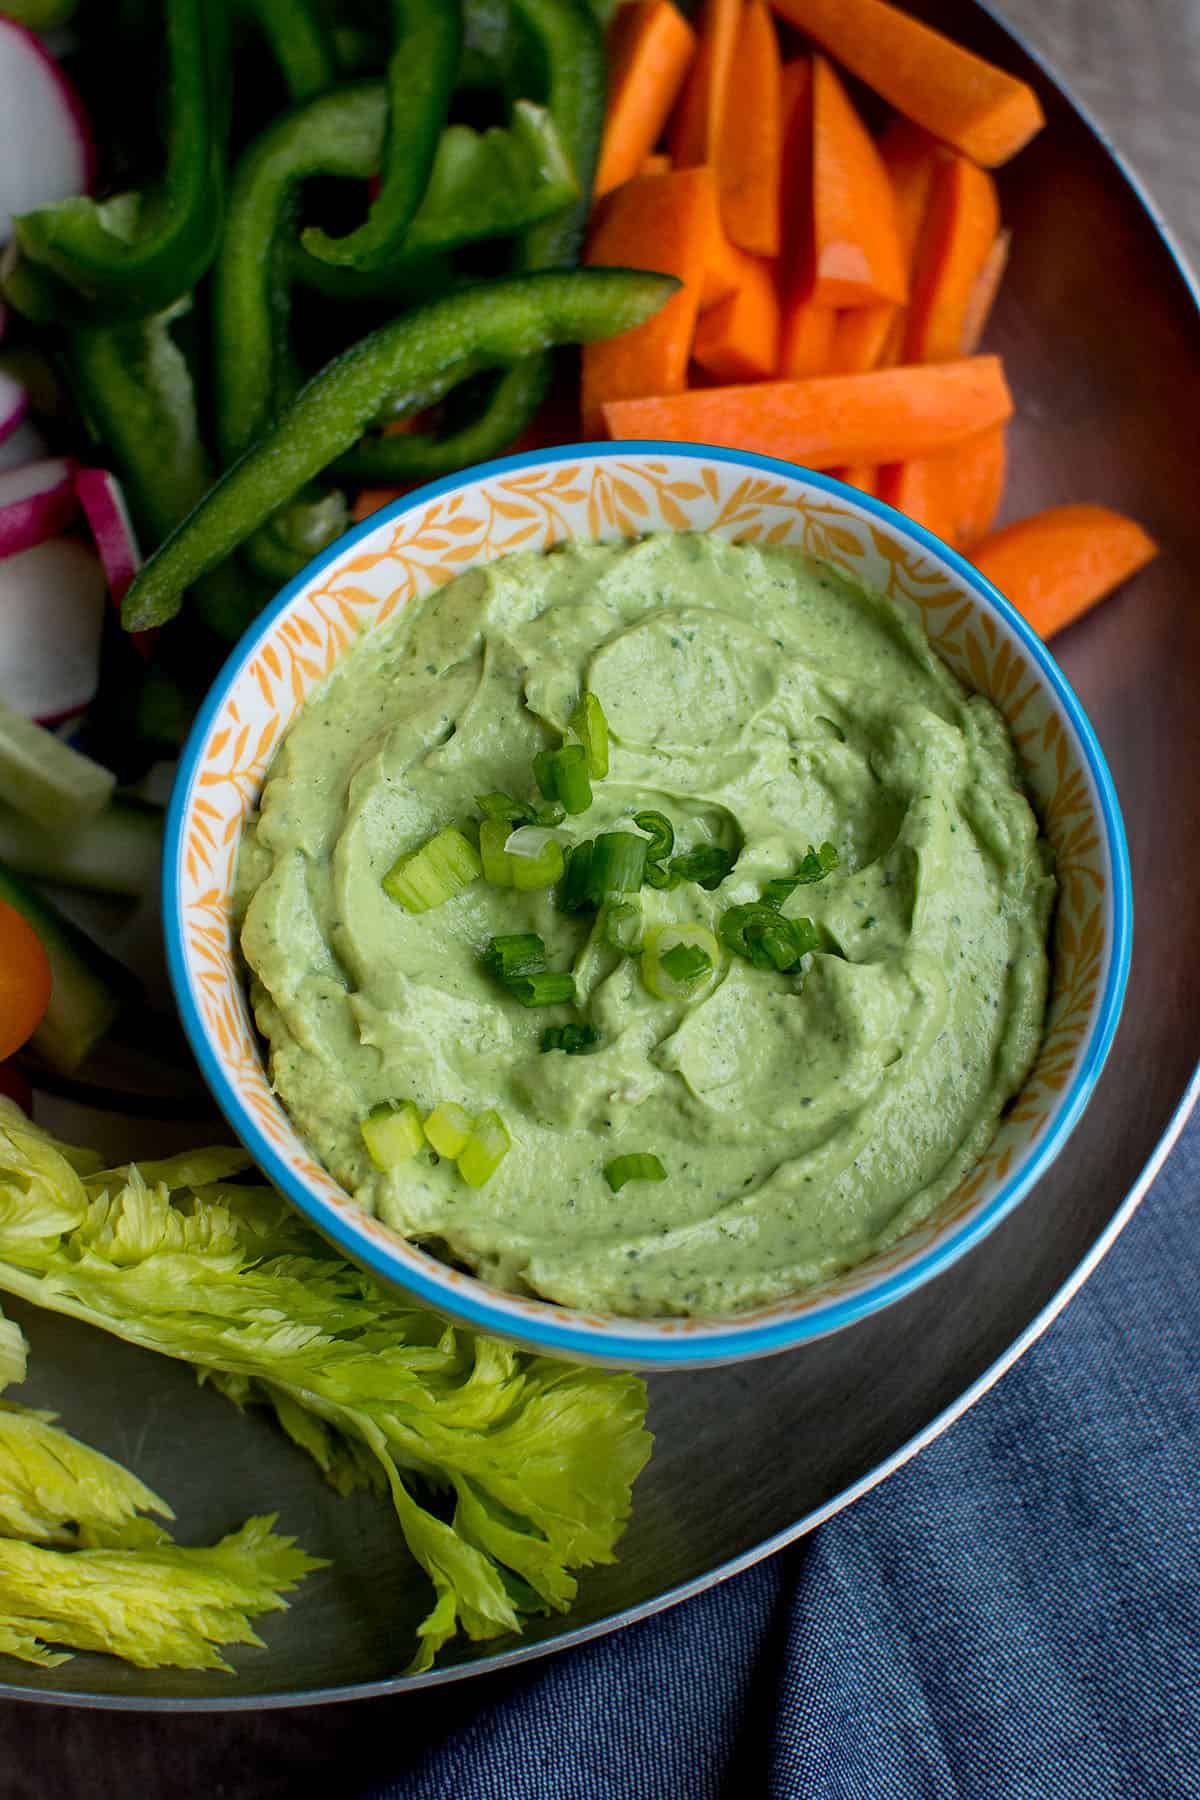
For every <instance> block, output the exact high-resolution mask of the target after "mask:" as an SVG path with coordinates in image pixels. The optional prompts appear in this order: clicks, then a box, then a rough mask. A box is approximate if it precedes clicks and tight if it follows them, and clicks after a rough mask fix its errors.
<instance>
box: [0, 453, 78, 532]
mask: <svg viewBox="0 0 1200 1800" xmlns="http://www.w3.org/2000/svg"><path fill="white" fill-rule="evenodd" d="M78 506H79V500H78V497H77V496H76V493H75V464H74V461H73V460H72V458H70V457H67V456H50V457H47V458H46V459H45V460H44V461H42V462H31V463H24V464H22V466H21V467H20V468H17V469H8V470H7V471H5V472H4V473H3V474H0V557H4V556H15V555H17V554H18V552H19V551H21V550H32V548H33V546H34V545H35V544H44V543H45V541H46V539H47V538H52V537H57V536H58V534H59V532H60V531H61V530H62V529H63V527H64V526H66V525H69V524H70V523H71V520H72V519H73V518H74V516H75V513H76V511H77V509H78Z"/></svg>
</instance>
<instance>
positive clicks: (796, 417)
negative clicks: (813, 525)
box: [604, 327, 1012, 469]
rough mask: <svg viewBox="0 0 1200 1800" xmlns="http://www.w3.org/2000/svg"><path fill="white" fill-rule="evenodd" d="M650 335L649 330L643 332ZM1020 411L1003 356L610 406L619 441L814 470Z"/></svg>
mask: <svg viewBox="0 0 1200 1800" xmlns="http://www.w3.org/2000/svg"><path fill="white" fill-rule="evenodd" d="M642 329H644V327H643V328H642ZM1011 413H1012V396H1011V395H1010V393H1009V391H1008V384H1007V383H1006V381H1005V379H1004V371H1003V368H1002V367H1001V364H1000V359H999V357H996V356H975V357H969V358H966V359H964V360H963V361H961V362H953V363H928V364H922V365H921V366H919V367H917V368H903V369H873V370H872V371H871V372H870V373H869V374H867V375H821V376H816V377H815V378H814V379H813V380H811V381H763V382H759V383H758V384H757V385H755V386H748V387H720V388H694V389H692V391H691V392H689V393H686V394H662V395H655V396H653V397H651V398H646V399H640V400H618V401H615V402H614V403H612V404H609V405H606V406H605V407H604V423H605V425H606V426H607V428H608V434H609V436H610V437H614V438H627V437H635V438H670V439H676V440H678V439H683V440H685V441H687V440H690V441H693V442H695V443H700V444H728V445H730V446H731V447H732V448H734V449H737V450H754V451H758V452H760V453H761V454H762V455H764V456H782V457H787V458H790V459H791V460H792V461H793V462H799V463H806V464H807V465H808V466H809V467H810V468H814V469H834V468H837V467H839V466H840V465H842V464H845V463H857V462H884V461H885V460H887V459H888V458H889V457H890V458H892V459H897V457H898V458H899V460H902V461H907V460H908V459H909V458H911V457H915V456H928V455H929V454H930V452H932V451H934V450H941V449H945V448H947V447H948V446H949V445H951V444H956V443H960V442H961V441H962V439H963V438H969V437H973V436H974V435H975V433H976V432H978V431H985V430H986V429H987V427H988V426H989V425H996V424H999V423H1000V422H1001V421H1002V420H1004V419H1007V418H1009V417H1010V416H1011Z"/></svg>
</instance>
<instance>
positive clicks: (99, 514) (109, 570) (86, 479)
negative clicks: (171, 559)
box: [75, 469, 142, 606]
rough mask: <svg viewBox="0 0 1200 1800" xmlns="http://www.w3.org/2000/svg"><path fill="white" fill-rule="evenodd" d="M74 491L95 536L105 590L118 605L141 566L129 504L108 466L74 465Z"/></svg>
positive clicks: (140, 556)
mask: <svg viewBox="0 0 1200 1800" xmlns="http://www.w3.org/2000/svg"><path fill="white" fill-rule="evenodd" d="M75 492H76V493H77V494H78V496H79V504H80V506H82V508H83V511H84V516H85V517H86V519H87V522H88V525H89V527H90V528H91V533H92V536H93V537H94V538H95V540H96V548H97V550H98V551H99V552H100V561H101V562H102V563H103V564H104V573H105V575H106V576H107V577H108V591H109V593H110V594H111V595H112V597H113V600H114V601H115V602H116V604H117V605H118V606H120V604H121V602H122V600H123V599H124V598H125V591H126V589H127V588H128V587H129V584H130V582H131V581H132V580H133V578H134V576H135V575H136V574H137V572H138V570H139V569H140V568H141V566H142V555H141V551H140V550H139V549H138V542H137V538H136V537H135V535H134V530H133V524H132V522H131V520H130V517H129V508H128V507H127V506H126V504H125V496H124V494H123V493H122V492H121V484H120V482H119V481H118V480H117V478H116V476H115V475H113V474H112V473H110V471H109V470H108V469H76V471H75Z"/></svg>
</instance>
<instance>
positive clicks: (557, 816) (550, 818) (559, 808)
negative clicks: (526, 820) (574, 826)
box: [533, 800, 567, 825]
mask: <svg viewBox="0 0 1200 1800" xmlns="http://www.w3.org/2000/svg"><path fill="white" fill-rule="evenodd" d="M566 816H567V809H566V807H565V806H564V805H563V803H562V801H561V800H543V801H542V802H541V803H540V804H539V805H538V806H535V807H534V809H533V822H534V824H535V825H561V824H562V822H563V820H564V819H565V818H566Z"/></svg>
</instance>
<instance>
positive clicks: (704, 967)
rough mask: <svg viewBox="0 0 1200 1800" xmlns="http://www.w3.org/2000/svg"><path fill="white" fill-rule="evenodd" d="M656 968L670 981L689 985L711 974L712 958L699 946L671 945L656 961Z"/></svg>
mask: <svg viewBox="0 0 1200 1800" xmlns="http://www.w3.org/2000/svg"><path fill="white" fill-rule="evenodd" d="M658 966H659V968H660V969H662V970H663V971H664V973H666V974H667V975H669V976H670V978H671V980H672V981H678V982H680V983H689V984H690V983H691V982H694V981H701V980H703V978H704V976H706V975H711V974H712V966H713V963H712V957H711V956H710V955H709V954H708V951H707V950H702V949H701V948H700V946H699V944H672V946H671V948H670V949H669V950H665V951H664V952H663V954H662V955H661V956H660V957H659V959H658Z"/></svg>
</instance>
